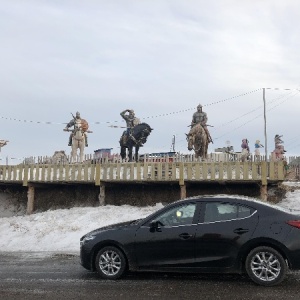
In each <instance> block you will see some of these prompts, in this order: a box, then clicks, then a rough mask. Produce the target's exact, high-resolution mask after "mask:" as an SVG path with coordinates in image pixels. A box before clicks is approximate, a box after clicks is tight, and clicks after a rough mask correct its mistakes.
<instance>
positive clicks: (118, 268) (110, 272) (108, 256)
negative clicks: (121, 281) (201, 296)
mask: <svg viewBox="0 0 300 300" xmlns="http://www.w3.org/2000/svg"><path fill="white" fill-rule="evenodd" d="M95 265H96V269H97V272H98V274H99V275H100V276H101V277H102V278H105V279H118V278H120V277H121V276H122V275H123V274H124V272H125V269H126V259H125V256H124V254H123V252H122V251H121V250H119V249H118V248H116V247H113V246H108V247H104V248H102V249H100V251H99V252H98V253H97V256H96V260H95Z"/></svg>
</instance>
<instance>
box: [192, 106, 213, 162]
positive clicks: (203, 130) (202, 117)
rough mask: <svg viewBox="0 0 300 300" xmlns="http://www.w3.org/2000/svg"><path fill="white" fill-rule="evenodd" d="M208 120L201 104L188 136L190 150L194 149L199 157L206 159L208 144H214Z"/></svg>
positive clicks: (194, 116) (194, 115)
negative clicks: (208, 127)
mask: <svg viewBox="0 0 300 300" xmlns="http://www.w3.org/2000/svg"><path fill="white" fill-rule="evenodd" d="M207 120H208V119H207V114H206V113H205V112H204V111H202V105H201V104H199V105H198V106H197V111H196V112H195V113H194V114H193V118H192V123H191V125H190V126H191V130H190V132H189V133H188V134H187V135H186V136H187V142H188V150H190V151H191V150H193V149H194V151H195V154H196V156H197V157H202V158H206V157H207V148H208V144H209V143H212V142H213V141H212V138H211V136H210V133H209V131H208V129H207Z"/></svg>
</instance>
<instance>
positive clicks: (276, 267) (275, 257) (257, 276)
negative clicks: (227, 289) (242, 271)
mask: <svg viewBox="0 0 300 300" xmlns="http://www.w3.org/2000/svg"><path fill="white" fill-rule="evenodd" d="M245 267H246V271H247V273H248V275H249V277H250V278H251V279H252V280H253V281H254V282H255V283H257V284H260V285H263V286H273V285H276V284H278V283H280V282H281V281H282V280H283V279H284V277H285V275H286V272H287V265H286V262H285V260H284V258H283V257H282V255H281V254H280V253H279V252H278V251H276V250H275V249H273V248H271V247H265V246H261V247H257V248H255V249H253V250H252V251H251V252H250V253H249V254H248V256H247V259H246V263H245Z"/></svg>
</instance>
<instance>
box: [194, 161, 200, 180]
mask: <svg viewBox="0 0 300 300" xmlns="http://www.w3.org/2000/svg"><path fill="white" fill-rule="evenodd" d="M200 176H201V174H200V163H195V179H196V180H199V179H200Z"/></svg>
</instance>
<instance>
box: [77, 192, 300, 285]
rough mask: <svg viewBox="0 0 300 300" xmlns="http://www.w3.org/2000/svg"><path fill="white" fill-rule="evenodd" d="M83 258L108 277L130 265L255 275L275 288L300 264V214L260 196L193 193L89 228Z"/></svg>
mask: <svg viewBox="0 0 300 300" xmlns="http://www.w3.org/2000/svg"><path fill="white" fill-rule="evenodd" d="M80 261H81V265H82V266H83V267H84V268H86V269H88V270H92V271H97V272H98V273H99V275H100V277H102V278H105V279H118V278H120V277H121V276H122V275H123V274H124V273H125V272H126V271H128V270H129V271H155V272H157V271H158V272H182V273H184V272H194V273H216V272H217V273H240V274H242V273H247V274H248V276H249V277H250V278H251V279H252V280H253V281H254V282H255V283H256V284H259V285H262V286H274V285H276V284H279V283H280V282H282V280H283V279H284V277H285V275H286V273H287V272H288V270H289V269H290V270H299V269H300V215H299V214H296V213H293V212H292V211H291V210H289V209H285V208H281V207H279V206H277V205H272V204H269V203H266V202H263V201H260V200H258V199H254V198H248V197H241V196H228V195H215V196H201V197H200V196H199V197H192V198H188V199H184V200H180V201H176V202H173V203H171V204H168V205H167V206H165V207H163V208H162V209H160V210H158V211H156V212H155V213H153V214H151V215H149V216H148V217H146V218H144V219H139V220H134V221H130V222H125V223H124V222H123V223H119V224H114V225H110V226H106V227H102V228H99V229H96V230H94V231H91V232H89V233H87V234H85V235H84V236H83V237H81V239H80Z"/></svg>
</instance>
